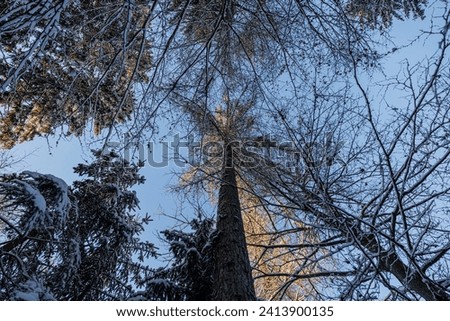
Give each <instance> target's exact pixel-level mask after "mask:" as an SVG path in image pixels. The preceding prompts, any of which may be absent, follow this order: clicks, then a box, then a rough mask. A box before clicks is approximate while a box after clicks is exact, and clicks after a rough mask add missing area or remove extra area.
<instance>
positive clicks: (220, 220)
mask: <svg viewBox="0 0 450 321" xmlns="http://www.w3.org/2000/svg"><path fill="white" fill-rule="evenodd" d="M232 157H233V150H232V146H226V148H225V157H224V168H223V173H222V182H221V184H220V190H219V204H218V210H217V234H216V237H215V239H214V245H213V249H214V254H213V255H214V264H215V267H214V280H213V284H214V294H213V298H214V300H217V301H251V300H255V299H256V295H255V289H254V285H253V277H252V271H251V267H250V261H249V258H248V252H247V243H246V240H245V234H244V224H243V221H242V215H241V207H240V202H239V194H238V189H237V186H236V173H235V169H234V166H233V159H232Z"/></svg>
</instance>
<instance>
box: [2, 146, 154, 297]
mask: <svg viewBox="0 0 450 321" xmlns="http://www.w3.org/2000/svg"><path fill="white" fill-rule="evenodd" d="M95 156H96V160H95V161H94V162H93V163H92V164H81V165H78V166H77V167H76V168H75V172H76V173H78V174H79V175H81V176H86V178H85V179H83V180H80V181H75V182H74V183H73V184H72V185H71V186H70V187H69V186H67V184H66V183H65V182H64V181H63V180H61V179H59V178H56V177H54V176H52V175H49V174H39V173H35V172H22V173H20V174H12V175H2V176H1V178H0V198H1V199H2V203H1V205H0V232H1V235H2V240H1V244H0V285H1V286H0V299H3V300H14V299H19V300H20V299H25V300H26V299H31V300H37V299H57V300H114V299H123V298H124V297H126V296H128V295H129V294H130V293H131V291H132V286H131V284H130V281H132V280H133V279H137V278H139V274H140V273H141V262H142V261H143V260H144V259H146V258H149V256H151V255H154V254H155V252H154V247H153V245H152V244H150V243H148V242H143V241H140V240H139V234H140V233H141V232H142V231H143V229H144V224H145V223H147V222H148V221H149V218H148V217H143V218H142V219H139V218H138V216H137V213H136V212H135V210H136V209H137V208H138V199H137V197H136V194H135V192H134V191H132V190H131V187H132V186H133V185H135V184H141V183H143V182H144V179H143V177H142V176H141V175H139V173H138V170H139V166H137V165H131V164H128V163H126V162H124V161H123V160H121V159H120V158H119V157H118V156H117V155H115V154H113V153H111V154H108V155H101V154H100V153H99V152H96V153H95ZM136 257H137V259H136Z"/></svg>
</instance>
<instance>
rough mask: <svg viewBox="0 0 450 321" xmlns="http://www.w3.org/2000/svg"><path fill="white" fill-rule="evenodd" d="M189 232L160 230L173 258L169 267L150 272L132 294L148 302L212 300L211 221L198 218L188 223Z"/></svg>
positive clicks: (212, 223)
mask: <svg viewBox="0 0 450 321" xmlns="http://www.w3.org/2000/svg"><path fill="white" fill-rule="evenodd" d="M190 228H191V230H192V231H190V232H189V231H185V230H166V231H163V232H162V234H163V235H164V238H165V240H166V241H167V243H168V244H169V248H170V252H171V254H172V255H173V258H171V261H170V266H168V267H165V268H164V267H162V268H157V269H151V270H149V271H148V272H147V277H146V279H144V280H143V282H142V283H141V284H140V285H142V286H143V287H144V288H145V290H144V291H142V292H138V293H135V295H134V297H137V296H143V298H144V299H149V300H162V301H166V300H170V301H172V300H183V301H184V300H187V301H209V300H213V268H214V264H213V253H212V250H213V247H212V242H213V241H214V233H213V232H214V222H213V221H212V220H211V219H207V218H198V219H195V220H192V221H191V222H190Z"/></svg>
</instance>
